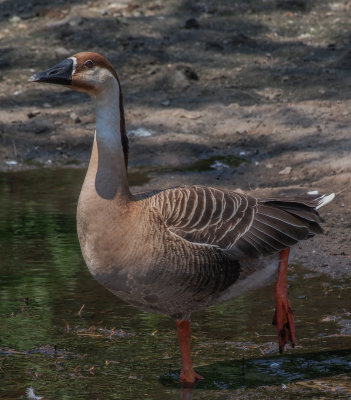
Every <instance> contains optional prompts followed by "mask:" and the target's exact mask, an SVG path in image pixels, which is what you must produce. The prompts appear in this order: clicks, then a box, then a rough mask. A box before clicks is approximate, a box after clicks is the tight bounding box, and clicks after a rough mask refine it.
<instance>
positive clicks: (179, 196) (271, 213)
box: [150, 186, 323, 259]
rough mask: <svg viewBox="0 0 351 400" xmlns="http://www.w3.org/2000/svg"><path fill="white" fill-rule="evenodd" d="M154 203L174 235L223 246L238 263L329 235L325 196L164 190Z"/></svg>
mask: <svg viewBox="0 0 351 400" xmlns="http://www.w3.org/2000/svg"><path fill="white" fill-rule="evenodd" d="M150 201H151V202H152V205H153V206H154V207H155V208H157V209H158V211H159V212H160V213H161V214H162V215H163V217H164V221H165V224H166V226H167V227H168V229H169V230H170V231H171V232H173V233H174V234H176V235H178V236H180V237H182V238H184V239H186V240H188V241H189V242H193V243H199V244H203V245H210V246H215V247H219V248H221V249H223V250H225V251H226V252H229V253H230V254H231V255H232V256H234V257H235V258H237V259H240V258H245V257H259V256H261V255H263V256H266V255H270V254H274V253H277V252H279V251H280V250H283V249H285V248H287V247H290V246H292V245H294V244H295V243H297V242H298V241H299V240H303V239H307V238H308V237H310V236H313V235H314V234H316V233H322V232H323V231H322V228H321V227H320V225H319V223H320V222H321V219H320V217H319V215H318V212H317V211H316V209H317V208H318V206H319V205H320V204H321V203H322V201H323V196H311V195H306V196H302V197H301V196H300V197H295V198H294V197H285V198H270V199H265V200H258V199H255V198H253V197H251V196H245V195H243V194H240V193H236V192H232V191H228V190H220V189H215V188H211V187H203V186H186V187H177V188H172V189H167V190H164V191H162V192H158V193H156V194H155V195H154V196H152V197H150Z"/></svg>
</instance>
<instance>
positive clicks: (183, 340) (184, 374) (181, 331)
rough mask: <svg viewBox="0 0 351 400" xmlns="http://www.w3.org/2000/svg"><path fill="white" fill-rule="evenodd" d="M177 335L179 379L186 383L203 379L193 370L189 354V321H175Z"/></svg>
mask: <svg viewBox="0 0 351 400" xmlns="http://www.w3.org/2000/svg"><path fill="white" fill-rule="evenodd" d="M176 323H177V336H178V341H179V346H180V354H181V356H182V371H181V373H180V381H181V382H184V383H185V382H186V383H194V382H196V381H197V380H200V379H204V378H203V377H202V376H201V375H199V374H197V373H196V372H195V371H194V367H193V362H192V360H191V356H190V322H189V321H176Z"/></svg>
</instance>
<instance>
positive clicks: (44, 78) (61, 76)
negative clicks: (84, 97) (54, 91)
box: [29, 58, 73, 85]
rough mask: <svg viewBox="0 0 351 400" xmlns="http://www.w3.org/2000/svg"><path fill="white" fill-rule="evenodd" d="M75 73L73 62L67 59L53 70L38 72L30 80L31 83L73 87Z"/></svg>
mask: <svg viewBox="0 0 351 400" xmlns="http://www.w3.org/2000/svg"><path fill="white" fill-rule="evenodd" d="M72 72H73V60H72V59H70V58H66V60H63V61H62V62H60V64H57V65H55V66H54V67H52V68H49V69H48V70H46V71H44V72H38V73H37V74H34V75H32V76H31V77H30V78H29V81H30V82H47V83H56V84H58V85H71V84H72Z"/></svg>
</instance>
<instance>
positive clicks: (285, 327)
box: [273, 249, 295, 353]
mask: <svg viewBox="0 0 351 400" xmlns="http://www.w3.org/2000/svg"><path fill="white" fill-rule="evenodd" d="M289 252H290V249H285V250H283V251H281V252H280V253H279V256H280V261H279V269H278V278H277V282H276V284H275V290H274V295H275V304H276V308H275V314H274V317H273V325H276V327H277V331H278V339H279V353H282V352H283V350H284V346H285V345H286V344H287V342H288V340H290V341H291V345H292V347H294V346H295V324H294V317H293V311H292V309H291V305H290V302H289V300H288V260H289Z"/></svg>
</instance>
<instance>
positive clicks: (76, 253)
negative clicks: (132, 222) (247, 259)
mask: <svg viewBox="0 0 351 400" xmlns="http://www.w3.org/2000/svg"><path fill="white" fill-rule="evenodd" d="M83 177H84V171H81V170H77V169H72V170H69V169H66V170H45V169H44V170H38V171H29V172H19V173H6V174H1V175H0V193H1V195H0V202H1V203H0V232H1V241H0V248H1V250H0V254H1V258H0V398H4V399H19V398H27V396H26V392H27V391H28V390H29V392H31V390H32V389H33V391H34V392H35V395H37V396H44V397H45V399H49V400H53V399H125V400H129V399H130V400H132V399H133V400H134V399H155V400H161V399H162V400H163V399H187V400H190V399H197V400H200V399H201V400H207V399H234V398H235V399H238V398H240V399H241V398H242V399H244V398H250V399H252V398H255V399H263V398H270V397H273V396H274V397H277V398H284V399H285V398H286V399H288V398H313V396H315V395H318V393H319V394H320V393H321V390H322V389H321V388H323V391H325V390H327V389H325V387H331V385H332V384H331V383H330V382H334V380H335V379H338V382H339V383H340V382H341V381H342V382H343V379H346V380H345V382H347V377H348V375H349V374H350V373H351V351H350V350H349V349H351V337H350V335H351V316H350V314H349V312H350V311H351V282H350V281H347V280H345V281H343V282H336V281H331V280H330V278H328V277H323V276H322V277H313V276H307V275H306V274H307V271H306V270H304V269H303V268H301V267H298V266H291V272H290V283H291V288H290V300H291V302H292V305H293V308H294V311H295V321H296V327H297V338H298V342H297V346H296V348H295V349H294V350H291V349H288V351H287V352H286V353H284V355H283V356H279V355H277V353H276V350H277V344H276V342H277V340H276V333H275V330H274V328H273V327H272V325H271V321H272V316H273V310H274V304H273V286H270V287H268V288H264V289H262V290H259V291H255V292H252V293H250V294H248V295H246V296H244V297H241V298H238V299H234V300H232V301H229V302H227V303H224V304H221V305H219V306H216V307H212V308H209V309H208V310H206V311H204V312H201V313H197V314H196V315H194V316H193V321H192V326H193V356H194V361H195V365H196V366H197V371H198V372H199V373H200V374H201V375H203V376H205V377H206V379H205V380H204V381H202V382H201V383H200V384H198V385H197V386H196V388H195V389H194V390H191V389H180V387H179V383H178V378H179V368H180V356H179V351H178V345H177V342H176V336H175V330H174V323H173V322H172V320H171V319H170V318H168V317H166V316H164V317H163V316H157V315H151V314H146V313H143V312H140V311H138V310H137V309H135V308H133V307H131V306H129V305H127V304H125V303H123V302H122V301H120V300H119V299H118V298H116V297H115V296H113V295H112V294H110V293H109V292H108V291H107V290H105V289H104V288H102V287H100V286H99V285H98V284H97V283H96V282H95V281H94V280H93V279H92V277H91V276H90V274H89V272H88V270H87V268H86V267H85V264H84V261H83V259H82V256H81V253H80V248H79V244H78V240H77V235H76V223H75V212H76V203H77V199H78V195H79V190H80V186H81V183H82V180H83ZM146 180H147V179H145V176H143V175H142V174H140V173H139V175H137V174H134V175H133V176H132V177H131V183H133V181H134V183H138V182H145V181H146ZM311 382H314V384H312V383H311ZM316 382H317V383H318V382H319V383H318V384H317V383H316ZM323 385H324V386H323ZM328 385H329V386H328ZM30 388H32V389H30ZM291 393H294V396H295V395H296V396H297V397H291ZM328 393H329V392H328ZM330 393H331V394H330V396H331V397H330V398H334V397H333V396H334V395H337V396H338V398H351V389H350V390H349V389H348V388H347V384H346V383H345V384H339V386H338V387H336V388H335V387H334V388H333V390H332V389H330ZM32 394H33V393H32ZM247 396H249V397H247ZM32 398H34V397H32ZM38 398H39V397H38ZM314 398H317V397H314ZM325 398H329V397H325Z"/></svg>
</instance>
